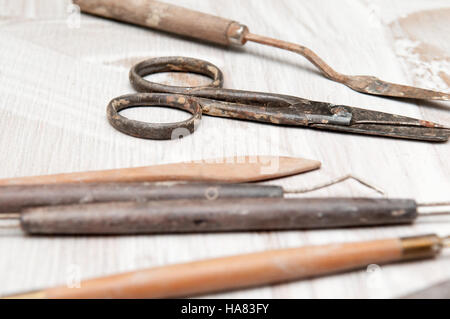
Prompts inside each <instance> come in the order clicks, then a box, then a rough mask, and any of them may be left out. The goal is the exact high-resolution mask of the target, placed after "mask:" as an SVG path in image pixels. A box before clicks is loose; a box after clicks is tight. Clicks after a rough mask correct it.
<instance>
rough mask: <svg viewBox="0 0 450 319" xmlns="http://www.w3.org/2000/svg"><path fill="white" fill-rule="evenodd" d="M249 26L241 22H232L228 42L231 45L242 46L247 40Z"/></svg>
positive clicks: (228, 31)
mask: <svg viewBox="0 0 450 319" xmlns="http://www.w3.org/2000/svg"><path fill="white" fill-rule="evenodd" d="M248 32H249V31H248V28H247V26H246V25H243V24H240V23H238V22H233V23H231V24H230V26H229V27H228V30H227V37H228V42H229V43H230V44H231V45H237V46H242V45H244V44H245V43H246V42H247V39H246V38H245V36H246V35H247V34H248Z"/></svg>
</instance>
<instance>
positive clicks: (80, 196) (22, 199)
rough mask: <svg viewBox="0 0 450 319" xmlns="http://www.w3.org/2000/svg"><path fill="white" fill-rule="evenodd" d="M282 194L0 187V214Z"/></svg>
mask: <svg viewBox="0 0 450 319" xmlns="http://www.w3.org/2000/svg"><path fill="white" fill-rule="evenodd" d="M244 197H249V198H252V197H283V188H281V187H279V186H272V185H257V184H217V183H100V184H98V183H92V184H91V183H89V184H54V185H18V186H0V213H11V212H19V211H22V210H23V209H25V208H30V207H39V206H57V205H74V204H88V203H101V202H124V201H136V202H144V201H151V200H176V199H206V200H216V199H222V198H244Z"/></svg>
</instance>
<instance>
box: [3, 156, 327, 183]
mask: <svg viewBox="0 0 450 319" xmlns="http://www.w3.org/2000/svg"><path fill="white" fill-rule="evenodd" d="M318 168H320V162H318V161H314V160H308V159H303V158H294V157H283V156H242V157H229V158H218V159H208V160H201V161H193V162H184V163H173V164H163V165H154V166H146V167H133V168H119V169H111V170H102V171H88V172H75V173H66V174H56V175H43V176H28V177H14V178H6V179H0V186H5V185H46V184H64V183H116V182H161V181H163V182H165V181H190V182H220V183H243V182H256V181H262V180H268V179H274V178H281V177H285V176H290V175H295V174H300V173H304V172H308V171H311V170H314V169H318Z"/></svg>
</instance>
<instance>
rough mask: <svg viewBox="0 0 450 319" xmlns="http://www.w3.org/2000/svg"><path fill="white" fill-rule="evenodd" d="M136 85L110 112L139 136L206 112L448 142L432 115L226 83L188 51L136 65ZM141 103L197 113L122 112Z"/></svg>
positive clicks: (160, 132) (184, 131)
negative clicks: (176, 117)
mask: <svg viewBox="0 0 450 319" xmlns="http://www.w3.org/2000/svg"><path fill="white" fill-rule="evenodd" d="M159 72H188V73H197V74H201V75H205V76H207V77H209V78H211V79H212V82H211V83H210V84H209V85H207V86H200V87H179V86H169V85H163V84H159V83H154V82H150V81H148V80H146V79H144V78H143V77H144V76H147V75H150V74H154V73H159ZM129 77H130V82H131V85H132V86H133V87H134V89H135V90H136V91H138V92H142V93H134V94H127V95H122V96H119V97H116V98H114V99H113V100H111V101H110V103H109V104H108V107H107V117H108V121H109V122H110V124H111V125H112V126H113V127H114V128H116V129H117V130H119V131H121V132H123V133H125V134H129V135H132V136H135V137H139V138H147V139H157V140H167V139H177V138H180V137H182V136H186V135H188V134H191V133H193V132H194V131H195V129H196V128H197V126H198V124H199V123H200V120H201V117H202V114H208V115H211V116H218V117H228V118H236V119H241V120H248V121H256V122H264V123H271V124H278V125H287V126H304V127H310V128H315V129H325V130H330V131H339V132H349V133H356V134H366V135H378V136H386V137H395V138H403V139H413V140H422V141H428V142H445V141H447V140H448V137H449V136H450V128H446V127H444V126H442V125H440V124H436V123H433V122H429V121H424V120H418V119H414V118H410V117H405V116H400V115H394V114H389V113H383V112H377V111H371V110H367V109H361V108H356V107H350V106H346V105H335V104H331V103H325V102H317V101H311V100H307V99H303V98H299V97H294V96H288V95H281V94H272V93H262V92H251V91H241V90H231V89H223V88H222V84H223V75H222V72H221V71H220V69H219V68H217V67H216V66H215V65H213V64H211V63H209V62H206V61H202V60H198V59H193V58H187V57H158V58H151V59H147V60H144V61H142V62H140V63H138V64H136V65H135V66H133V67H132V68H131V70H130V73H129ZM138 106H167V107H173V108H177V109H181V110H184V111H187V112H190V113H191V114H192V116H191V117H190V118H189V119H187V120H185V121H181V122H175V123H147V122H142V121H136V120H131V119H128V118H126V117H124V116H122V115H121V114H119V112H120V111H121V110H124V109H126V108H131V107H138Z"/></svg>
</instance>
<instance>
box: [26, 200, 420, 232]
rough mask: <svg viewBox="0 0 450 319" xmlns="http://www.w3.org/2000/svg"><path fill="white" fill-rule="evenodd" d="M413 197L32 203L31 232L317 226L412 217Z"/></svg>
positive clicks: (28, 216)
mask: <svg viewBox="0 0 450 319" xmlns="http://www.w3.org/2000/svg"><path fill="white" fill-rule="evenodd" d="M416 216H417V211H416V205H415V202H414V201H413V200H402V199H398V200H393V199H353V198H289V199H283V198H258V199H255V198H253V199H252V198H245V199H240V198H235V199H232V200H226V199H217V200H177V201H153V202H128V203H105V204H91V205H71V206H60V207H41V208H34V209H27V210H25V211H24V212H23V213H22V215H21V225H22V228H23V230H24V231H25V232H27V233H29V234H65V235H67V234H91V235H92V234H155V233H180V232H217V231H244V230H285V229H314V228H332V227H350V226H370V225H388V224H404V223H412V222H413V221H414V219H415V217H416Z"/></svg>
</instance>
